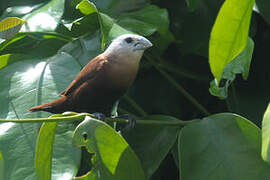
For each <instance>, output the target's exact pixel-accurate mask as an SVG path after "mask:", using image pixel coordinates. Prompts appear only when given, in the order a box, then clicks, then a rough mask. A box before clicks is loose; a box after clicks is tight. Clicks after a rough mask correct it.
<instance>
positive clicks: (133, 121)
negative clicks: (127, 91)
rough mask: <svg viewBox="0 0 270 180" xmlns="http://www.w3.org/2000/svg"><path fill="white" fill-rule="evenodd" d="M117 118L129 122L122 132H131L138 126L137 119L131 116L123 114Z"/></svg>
mask: <svg viewBox="0 0 270 180" xmlns="http://www.w3.org/2000/svg"><path fill="white" fill-rule="evenodd" d="M115 118H123V119H127V120H128V123H127V124H126V126H124V128H123V129H122V131H129V130H131V129H133V128H134V127H135V125H136V118H135V117H134V116H132V115H130V114H123V115H120V116H117V117H115Z"/></svg>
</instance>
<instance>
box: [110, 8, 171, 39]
mask: <svg viewBox="0 0 270 180" xmlns="http://www.w3.org/2000/svg"><path fill="white" fill-rule="evenodd" d="M113 17H114V16H113ZM115 17H116V19H117V23H118V24H119V25H120V26H122V27H124V28H126V29H127V30H129V31H132V32H136V33H138V34H141V35H143V36H149V35H151V34H153V33H154V32H156V31H158V32H160V33H161V34H162V33H167V32H168V29H169V18H168V12H167V10H166V9H160V8H159V7H157V6H155V5H149V6H146V7H145V8H143V9H140V10H137V11H133V12H130V13H121V15H120V16H115Z"/></svg>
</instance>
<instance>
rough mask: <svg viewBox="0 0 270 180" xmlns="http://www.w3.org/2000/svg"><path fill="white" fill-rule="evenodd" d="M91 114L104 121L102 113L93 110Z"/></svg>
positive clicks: (104, 117)
mask: <svg viewBox="0 0 270 180" xmlns="http://www.w3.org/2000/svg"><path fill="white" fill-rule="evenodd" d="M93 115H94V116H95V117H96V118H97V119H98V120H101V121H103V122H106V116H105V114H103V113H100V112H94V113H93Z"/></svg>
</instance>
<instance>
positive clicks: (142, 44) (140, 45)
mask: <svg viewBox="0 0 270 180" xmlns="http://www.w3.org/2000/svg"><path fill="white" fill-rule="evenodd" d="M134 46H135V47H134V51H139V50H146V49H148V48H150V47H151V46H153V44H152V43H151V42H150V41H149V40H148V39H146V38H144V37H142V38H141V39H139V40H138V41H137V42H136V43H135V45H134Z"/></svg>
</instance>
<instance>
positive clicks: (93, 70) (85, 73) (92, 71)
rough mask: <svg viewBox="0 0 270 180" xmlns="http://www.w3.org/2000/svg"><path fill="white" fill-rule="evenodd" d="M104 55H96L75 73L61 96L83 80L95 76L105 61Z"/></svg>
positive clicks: (74, 88) (65, 94) (68, 92)
mask: <svg viewBox="0 0 270 180" xmlns="http://www.w3.org/2000/svg"><path fill="white" fill-rule="evenodd" d="M107 62H108V61H107V60H106V58H105V57H103V56H97V57H95V58H94V59H92V60H91V61H90V62H89V63H88V64H87V65H86V66H85V67H84V68H83V69H82V70H81V72H80V73H79V74H78V75H77V77H76V78H75V79H74V80H73V81H72V82H71V83H70V84H69V86H68V87H67V89H66V90H65V91H63V92H62V93H61V95H62V96H68V95H69V94H71V93H72V92H73V91H74V90H76V89H77V88H78V87H79V86H81V85H82V84H83V83H84V82H85V81H88V80H89V79H92V78H94V77H95V76H96V74H97V73H98V71H99V70H100V69H102V67H103V66H104V65H105V64H106V63H107Z"/></svg>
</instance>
